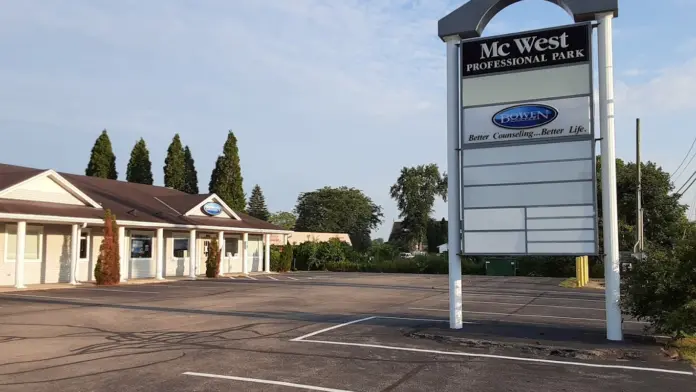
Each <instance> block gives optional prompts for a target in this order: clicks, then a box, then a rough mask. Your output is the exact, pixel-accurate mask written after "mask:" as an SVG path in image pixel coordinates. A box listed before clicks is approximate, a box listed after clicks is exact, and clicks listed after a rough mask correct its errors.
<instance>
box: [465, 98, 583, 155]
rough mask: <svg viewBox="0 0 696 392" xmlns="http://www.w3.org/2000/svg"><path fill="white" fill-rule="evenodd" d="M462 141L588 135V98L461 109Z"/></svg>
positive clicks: (477, 141) (468, 142)
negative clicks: (462, 110)
mask: <svg viewBox="0 0 696 392" xmlns="http://www.w3.org/2000/svg"><path fill="white" fill-rule="evenodd" d="M463 118H464V140H463V142H464V144H474V143H496V142H511V141H512V142H514V141H519V140H532V139H548V138H564V137H568V136H581V135H588V136H589V135H590V134H591V132H590V129H591V128H590V98H589V97H575V98H565V99H553V100H539V101H531V102H526V103H516V104H511V105H494V106H484V107H476V108H468V109H464V116H463Z"/></svg>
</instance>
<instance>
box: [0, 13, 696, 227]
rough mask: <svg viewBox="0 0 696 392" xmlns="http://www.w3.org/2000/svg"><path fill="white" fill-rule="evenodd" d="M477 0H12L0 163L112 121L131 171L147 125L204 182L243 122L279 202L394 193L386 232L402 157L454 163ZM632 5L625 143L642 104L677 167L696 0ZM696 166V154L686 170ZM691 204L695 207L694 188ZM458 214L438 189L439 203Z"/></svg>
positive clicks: (245, 158)
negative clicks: (468, 28) (463, 32)
mask: <svg viewBox="0 0 696 392" xmlns="http://www.w3.org/2000/svg"><path fill="white" fill-rule="evenodd" d="M463 3H464V1H461V0H460V1H445V0H148V1H136V0H120V1H117V2H116V1H109V0H69V1H51V0H43V1H38V0H22V1H15V0H0V52H1V53H2V55H1V56H0V162H2V163H9V164H15V165H23V166H30V167H37V168H52V169H55V170H58V171H64V172H71V173H80V174H82V173H84V169H85V167H86V166H87V162H88V160H89V153H90V149H91V148H92V145H93V144H94V141H95V139H96V138H97V136H98V135H99V133H100V132H101V130H102V129H107V130H108V132H109V135H110V137H111V141H112V143H113V147H114V152H115V154H116V157H117V166H118V171H119V178H120V179H125V173H126V165H127V163H128V158H129V156H130V151H131V149H132V147H133V145H134V144H135V142H136V141H137V140H138V139H139V138H140V137H143V138H144V139H145V141H146V142H147V144H148V147H149V149H150V157H151V159H152V162H153V173H154V177H155V184H160V185H161V184H162V181H163V171H162V166H163V165H164V157H165V154H166V149H167V146H168V145H169V143H170V141H171V139H172V137H173V135H174V134H175V133H179V134H180V135H181V138H182V141H183V143H185V144H187V145H189V146H190V148H191V150H192V152H193V156H194V159H195V161H196V167H197V169H198V175H199V185H200V188H201V190H202V191H207V186H208V181H209V179H210V172H211V171H212V168H213V165H214V163H215V160H216V158H217V156H218V155H219V154H220V153H221V152H222V145H223V143H224V141H225V138H226V135H227V131H228V130H232V131H234V133H235V135H236V136H237V138H238V140H239V151H240V158H241V165H242V174H243V177H244V189H245V191H246V192H247V194H249V193H250V192H251V189H252V187H253V186H254V185H255V184H259V185H260V186H261V188H262V189H263V191H264V194H265V197H266V202H267V203H268V206H269V209H270V210H271V211H280V210H285V211H289V210H292V208H293V207H294V206H295V203H296V201H297V196H298V195H299V194H300V193H301V192H307V191H312V190H315V189H317V188H320V187H323V186H326V185H328V186H343V185H345V186H349V187H356V188H359V189H361V190H363V191H364V192H365V194H367V195H368V196H369V197H370V198H372V200H373V201H374V202H375V203H377V204H379V205H381V206H382V208H383V210H384V224H383V225H382V226H381V227H380V228H379V229H378V230H376V231H375V232H374V233H373V237H382V238H386V237H388V235H389V230H390V227H391V223H392V222H393V221H394V220H396V219H398V210H397V209H396V203H395V202H394V201H393V200H392V199H390V197H389V187H390V186H391V185H392V184H393V183H394V182H395V181H396V179H397V177H398V176H399V172H400V170H401V168H402V167H404V166H415V165H420V164H428V163H436V164H438V166H439V167H440V169H441V170H442V171H445V170H446V163H447V161H446V113H445V109H446V108H445V99H446V93H445V79H446V78H445V68H444V67H445V45H444V44H443V43H442V41H441V40H440V39H439V38H438V36H437V21H438V19H440V18H442V17H443V16H445V15H446V14H448V13H449V12H451V11H452V10H454V9H456V8H457V7H459V6H460V5H462V4H463ZM658 3H660V4H661V5H660V6H658V5H657V4H658ZM620 6H621V10H620V15H619V18H617V19H616V20H615V22H614V28H615V30H614V38H615V40H614V55H615V80H616V138H617V140H616V145H617V155H618V157H619V158H623V159H626V160H634V159H635V158H634V157H635V138H634V136H635V131H634V124H635V119H636V118H637V117H640V118H641V123H642V133H643V136H642V142H643V158H644V159H645V160H651V161H654V162H657V163H658V164H659V165H660V166H662V167H663V168H664V169H665V170H667V171H669V172H672V171H674V170H675V169H676V168H677V166H678V165H679V163H680V162H681V161H682V159H683V158H684V157H685V156H686V154H687V151H688V149H689V146H690V145H691V143H692V141H693V140H694V137H696V128H694V125H693V122H691V121H687V122H686V123H683V121H684V120H686V119H688V118H690V117H689V115H690V113H691V114H693V113H694V112H695V111H696V99H694V98H693V93H694V91H696V25H694V23H693V20H692V19H693V18H692V17H690V15H694V14H696V0H662V1H660V2H657V1H652V0H632V1H625V0H624V1H620ZM569 23H572V19H571V17H570V16H569V15H567V14H566V13H565V11H564V10H563V9H561V8H560V7H558V6H556V5H554V4H552V3H549V2H546V1H543V0H524V1H521V2H519V3H516V4H514V5H513V6H511V7H509V8H507V9H505V10H503V11H502V12H501V13H500V14H498V15H497V16H496V17H495V18H494V19H493V20H492V21H491V23H490V24H489V25H488V26H487V28H486V30H485V32H484V35H487V36H490V35H496V34H504V33H511V32H516V31H522V30H528V29H535V28H543V27H551V26H555V25H563V24H569ZM694 150H696V148H694ZM692 153H693V151H692ZM689 158H690V157H689ZM687 161H688V160H687ZM694 170H696V159H694V160H693V161H691V163H690V165H689V166H688V167H687V168H686V169H685V170H682V173H683V174H680V175H676V176H674V178H675V183H676V184H677V185H678V186H680V185H681V184H682V183H683V182H684V181H686V179H687V178H688V177H689V175H691V173H692V172H694ZM682 202H683V203H685V204H686V203H688V204H690V205H692V206H695V205H696V186H694V187H693V188H692V189H691V191H690V192H689V193H688V194H687V195H685V196H684V198H683V199H682ZM690 213H691V214H692V217H693V216H696V211H694V207H692V210H691V212H690ZM446 215H447V208H446V204H445V203H443V202H441V201H440V202H438V203H437V204H436V206H435V213H434V217H437V218H441V217H444V216H446Z"/></svg>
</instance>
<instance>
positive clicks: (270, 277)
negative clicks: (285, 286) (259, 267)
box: [268, 276, 278, 280]
mask: <svg viewBox="0 0 696 392" xmlns="http://www.w3.org/2000/svg"><path fill="white" fill-rule="evenodd" d="M268 279H272V280H278V279H276V278H274V277H272V276H269V277H268Z"/></svg>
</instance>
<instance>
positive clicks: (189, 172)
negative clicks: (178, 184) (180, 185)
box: [184, 146, 198, 195]
mask: <svg viewBox="0 0 696 392" xmlns="http://www.w3.org/2000/svg"><path fill="white" fill-rule="evenodd" d="M184 161H186V186H185V187H184V192H186V193H190V194H192V195H197V194H198V172H197V171H196V164H195V162H194V161H193V155H191V150H190V149H189V146H186V147H185V148H184Z"/></svg>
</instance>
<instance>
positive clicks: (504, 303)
mask: <svg viewBox="0 0 696 392" xmlns="http://www.w3.org/2000/svg"><path fill="white" fill-rule="evenodd" d="M440 301H442V302H449V299H442V300H440ZM462 302H463V303H472V304H497V305H515V306H524V307H528V306H533V307H537V308H562V309H583V310H604V308H584V307H581V306H563V305H536V304H516V303H511V302H491V301H462Z"/></svg>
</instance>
